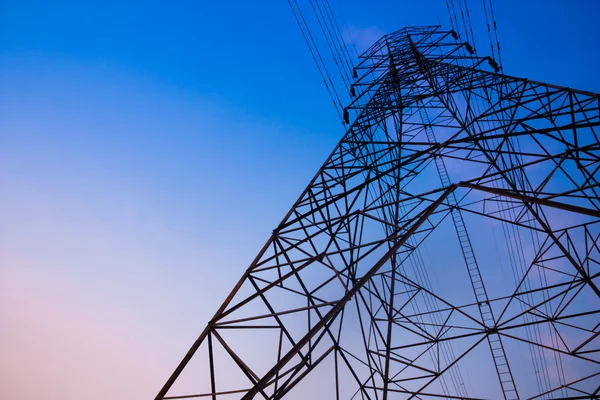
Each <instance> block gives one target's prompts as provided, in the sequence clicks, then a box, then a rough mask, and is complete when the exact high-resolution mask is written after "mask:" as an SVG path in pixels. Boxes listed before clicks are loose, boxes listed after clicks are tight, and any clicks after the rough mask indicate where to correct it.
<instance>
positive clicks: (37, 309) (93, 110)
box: [0, 0, 600, 400]
mask: <svg viewBox="0 0 600 400" xmlns="http://www.w3.org/2000/svg"><path fill="white" fill-rule="evenodd" d="M150 3H151V4H149V3H148V2H141V1H127V2H121V1H111V0H108V1H107V0H105V1H95V0H89V1H84V2H75V1H61V0H57V1H54V2H42V1H28V0H18V1H17V0H2V2H0V193H2V195H1V196H0V221H2V223H1V224H0V357H1V359H2V362H0V387H2V388H3V390H2V391H3V395H2V397H3V398H6V399H8V400H13V399H17V400H21V399H23V400H28V399H42V398H43V399H50V400H53V399H90V400H96V399H107V398H111V399H148V398H153V396H154V395H155V393H156V392H157V390H158V389H159V388H160V386H162V384H163V383H164V381H165V380H166V378H167V377H168V375H169V374H170V372H171V371H172V370H173V369H174V367H175V366H176V364H177V363H178V361H179V360H180V359H181V357H182V356H183V355H184V353H185V352H186V351H187V349H188V348H189V346H190V344H191V343H192V342H193V340H194V339H195V337H196V336H197V335H198V334H199V332H200V331H201V329H202V328H203V327H204V325H205V324H206V322H207V321H208V319H209V318H210V317H211V316H212V314H213V313H214V311H215V310H216V308H217V307H218V305H219V304H220V303H221V302H222V300H223V299H224V298H225V296H226V295H227V293H228V292H229V290H230V289H231V287H232V286H233V285H234V283H235V282H236V281H237V279H238V278H239V276H240V275H241V274H242V273H243V271H244V270H245V268H246V267H247V265H248V264H249V263H250V261H251V260H252V258H254V256H255V253H256V252H257V251H258V250H259V249H260V247H261V246H262V244H263V243H264V241H265V240H266V239H267V238H268V235H269V233H270V232H271V230H272V228H273V227H275V226H276V225H277V223H278V222H279V221H280V219H281V218H282V217H283V215H284V214H285V212H286V211H287V209H288V208H289V207H290V206H291V205H292V203H293V202H294V201H295V200H296V198H297V196H298V195H299V194H300V192H301V191H302V189H303V187H304V186H305V185H306V184H307V183H308V181H309V180H310V178H311V177H312V175H313V174H314V172H316V170H317V168H318V167H319V166H320V164H321V163H322V162H323V161H324V159H325V157H326V156H327V155H328V154H329V152H330V151H331V148H332V147H333V146H334V145H335V143H336V142H337V140H339V138H340V137H341V135H342V134H343V128H342V126H341V124H340V123H339V122H338V120H337V116H336V114H335V111H334V109H333V107H332V106H331V101H330V100H329V98H328V97H327V93H326V91H325V88H324V87H323V84H322V81H321V80H320V78H319V75H318V72H317V70H316V68H315V66H314V65H313V62H312V59H311V58H310V54H309V52H308V50H307V48H306V46H305V43H304V41H303V39H302V37H301V35H300V32H299V31H298V28H297V26H296V24H295V21H294V19H293V16H292V14H291V12H290V10H289V7H288V4H287V1H285V0H278V1H260V2H248V1H228V2H207V1H199V2H198V1H197V2H192V1H189V2H186V1H169V2H158V1H156V2H150ZM471 3H473V6H472V9H471V15H472V19H473V23H474V25H475V26H474V28H475V29H476V33H475V34H476V37H477V38H478V40H481V42H482V44H481V45H480V46H479V51H480V53H482V54H488V53H489V51H488V49H489V48H488V47H487V46H486V42H485V40H487V36H486V33H485V26H484V23H483V21H482V19H481V18H482V10H481V9H480V7H481V5H480V3H481V2H480V1H470V4H471ZM366 4H367V2H359V1H348V2H342V1H338V0H332V5H333V7H334V9H335V10H336V11H337V12H338V15H343V17H344V19H345V21H346V22H347V27H345V28H343V29H344V30H345V32H346V35H347V39H348V40H349V41H353V42H354V44H355V45H356V46H357V47H358V48H359V50H360V49H361V48H364V47H365V46H366V45H367V44H369V43H370V42H372V41H374V40H376V39H377V38H378V37H379V36H380V35H381V34H383V33H386V32H390V31H394V30H397V29H400V28H402V27H404V26H408V25H432V24H437V23H438V22H440V23H442V24H443V25H445V26H448V19H447V13H446V7H445V2H444V1H443V0H428V1H417V0H410V1H409V0H401V1H389V2H386V1H381V0H373V1H369V2H368V4H369V6H368V7H367V6H366ZM342 5H343V6H342ZM495 8H496V10H495V11H496V18H497V21H498V29H499V36H500V42H501V45H502V50H503V61H504V68H505V72H506V73H508V74H510V75H516V76H524V77H528V78H531V79H535V80H539V81H546V82H549V83H555V84H559V85H563V86H569V87H576V88H581V89H586V90H590V91H595V92H600V79H598V72H597V70H598V65H600V52H599V51H598V43H599V42H600V25H599V24H598V16H600V2H598V1H595V0H588V1H583V0H581V1H580V0H574V1H564V0H563V1H558V0H557V1H549V0H543V1H542V0H536V1H533V0H531V1H523V0H519V1H517V0H510V1H505V0H502V1H496V2H495Z"/></svg>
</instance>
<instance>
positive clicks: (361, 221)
mask: <svg viewBox="0 0 600 400" xmlns="http://www.w3.org/2000/svg"><path fill="white" fill-rule="evenodd" d="M359 60H360V62H359V63H358V65H357V66H356V67H355V70H354V77H355V82H354V83H353V86H352V90H351V92H352V94H353V96H354V97H353V100H352V102H351V104H349V105H348V107H347V108H346V109H345V111H344V118H345V119H346V121H347V123H348V126H349V128H348V129H347V131H346V133H345V135H344V136H343V137H342V139H341V140H340V141H339V143H338V144H337V146H336V147H335V148H334V149H333V151H332V152H331V154H330V156H329V157H328V158H327V160H326V161H325V163H324V164H323V165H322V167H321V168H320V169H319V170H318V172H317V173H316V175H315V176H314V178H313V179H312V180H311V182H310V183H309V185H308V186H307V187H306V189H304V191H303V192H302V194H301V195H300V197H299V198H298V200H297V201H296V203H295V204H294V205H293V206H292V207H291V209H290V210H289V212H288V213H287V214H286V215H285V216H284V218H283V220H282V221H281V223H280V224H279V225H278V226H277V227H276V228H275V229H274V230H273V233H272V235H271V237H270V238H269V240H268V241H267V243H266V244H265V245H264V247H263V248H262V249H261V250H260V251H259V253H258V255H257V256H256V258H255V259H254V261H253V262H252V263H251V265H250V266H249V267H248V269H247V270H246V271H245V272H244V273H243V275H242V277H241V279H240V280H239V282H238V283H237V285H236V286H235V287H234V289H233V290H232V292H231V293H230V294H229V296H228V297H227V298H226V300H225V301H224V303H223V304H222V305H221V307H219V309H218V310H217V312H216V313H215V315H214V317H213V318H212V319H211V320H210V321H209V322H208V324H207V326H206V328H205V329H204V330H203V331H202V333H201V334H200V336H199V338H198V339H197V340H196V342H195V343H194V344H193V345H192V347H191V349H190V351H189V352H188V353H187V354H186V355H185V357H184V359H183V360H182V362H181V363H180V364H179V366H178V367H177V368H176V370H175V371H174V373H173V374H172V376H171V377H170V378H169V379H168V381H167V383H166V384H165V385H164V387H163V388H162V390H161V391H160V392H159V394H158V395H157V397H156V399H183V398H211V399H239V398H241V399H252V398H260V399H262V398H265V399H279V398H282V397H286V398H287V397H289V398H306V396H307V395H306V393H313V394H315V393H316V396H317V397H316V398H319V399H321V398H323V399H403V398H419V399H425V398H432V399H433V398H462V399H467V398H495V399H498V398H504V399H519V398H597V397H598V395H599V392H600V385H599V382H600V354H599V352H600V318H599V313H600V290H599V288H598V285H599V283H600V266H599V262H600V254H599V245H600V243H599V234H600V225H599V222H600V198H599V191H600V187H599V183H598V179H597V177H598V170H599V168H600V158H599V156H600V152H599V151H600V143H599V140H598V134H599V133H600V132H599V130H600V95H598V94H595V93H590V92H586V91H581V90H575V89H570V88H564V87H559V86H556V85H551V84H545V83H541V82H536V81H532V80H528V79H523V78H517V77H512V76H508V75H505V74H503V73H501V72H500V70H499V68H498V65H497V64H496V62H495V61H494V60H493V59H491V58H489V57H479V56H477V55H476V54H474V53H473V51H472V49H471V48H470V46H469V45H468V44H466V43H459V42H457V36H456V34H455V33H454V32H453V31H445V30H443V29H441V28H440V27H413V28H405V29H402V30H400V31H397V32H394V33H392V34H389V35H386V36H384V37H382V38H381V39H380V40H378V41H377V42H376V43H375V44H373V46H372V47H371V48H369V49H368V50H367V51H366V52H365V53H364V54H363V55H361V56H360V58H359Z"/></svg>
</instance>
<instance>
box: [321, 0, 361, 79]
mask: <svg viewBox="0 0 600 400" xmlns="http://www.w3.org/2000/svg"><path fill="white" fill-rule="evenodd" d="M324 3H325V5H326V14H327V15H328V17H329V18H330V21H331V23H332V25H333V26H334V28H335V29H334V32H337V36H336V37H338V38H339V39H338V42H339V43H341V48H342V54H344V55H345V61H346V65H347V67H348V69H349V71H350V72H351V73H352V72H353V70H354V65H353V62H352V57H351V56H350V52H349V51H348V45H347V44H346V40H345V39H344V35H342V32H341V31H340V26H339V24H338V22H337V20H336V18H335V14H334V13H333V10H332V9H331V3H330V2H329V0H325V1H324ZM324 8H325V7H324ZM357 58H358V54H357Z"/></svg>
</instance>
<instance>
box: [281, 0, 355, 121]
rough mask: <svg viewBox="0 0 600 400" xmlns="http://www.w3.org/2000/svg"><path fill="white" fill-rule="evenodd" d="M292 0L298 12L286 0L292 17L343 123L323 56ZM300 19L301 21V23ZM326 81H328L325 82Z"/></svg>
mask: <svg viewBox="0 0 600 400" xmlns="http://www.w3.org/2000/svg"><path fill="white" fill-rule="evenodd" d="M293 1H294V4H295V5H296V8H297V10H298V12H296V9H294V6H293V5H292V2H291V0H288V4H289V6H290V8H291V10H292V13H293V14H294V18H295V19H296V23H297V24H298V27H299V28H300V32H302V36H303V37H304V41H305V42H306V45H307V46H308V49H309V50H310V54H311V56H312V59H313V61H314V62H315V65H316V66H317V69H318V70H319V74H320V75H321V78H322V79H323V83H324V84H325V87H326V88H327V92H328V93H329V97H330V98H331V101H332V102H333V106H334V107H335V110H336V112H337V114H338V116H339V117H340V120H341V121H342V123H343V122H344V118H343V116H342V111H341V110H342V109H343V106H342V102H341V100H340V97H339V95H338V93H337V91H336V89H335V86H334V84H333V81H332V79H331V75H330V74H329V71H328V70H327V67H326V65H325V63H324V62H323V57H321V53H320V52H319V49H318V47H317V45H316V43H315V41H314V38H313V36H312V34H311V32H310V29H309V27H308V24H307V23H306V19H305V18H304V15H303V14H302V10H301V9H300V6H299V5H298V2H297V0H293ZM298 15H300V18H298ZM300 21H302V23H301V22H300ZM309 38H310V41H309ZM311 42H312V45H311ZM319 61H320V63H319ZM327 81H329V83H327ZM336 100H337V103H336Z"/></svg>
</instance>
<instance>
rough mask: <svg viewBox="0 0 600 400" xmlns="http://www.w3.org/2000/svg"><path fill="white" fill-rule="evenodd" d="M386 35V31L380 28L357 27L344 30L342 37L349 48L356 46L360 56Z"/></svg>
mask: <svg viewBox="0 0 600 400" xmlns="http://www.w3.org/2000/svg"><path fill="white" fill-rule="evenodd" d="M384 34H385V33H384V31H383V30H382V29H380V28H378V27H368V28H358V27H356V26H349V27H347V28H345V29H344V31H343V33H342V36H343V38H344V41H345V42H346V43H347V44H348V45H349V46H354V48H356V51H357V52H358V53H359V54H360V53H362V52H364V51H365V50H367V49H368V48H369V47H371V45H372V44H373V43H375V42H376V41H377V40H379V39H380V38H381V37H382V36H383V35H384Z"/></svg>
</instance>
